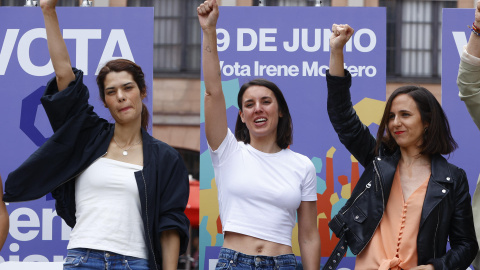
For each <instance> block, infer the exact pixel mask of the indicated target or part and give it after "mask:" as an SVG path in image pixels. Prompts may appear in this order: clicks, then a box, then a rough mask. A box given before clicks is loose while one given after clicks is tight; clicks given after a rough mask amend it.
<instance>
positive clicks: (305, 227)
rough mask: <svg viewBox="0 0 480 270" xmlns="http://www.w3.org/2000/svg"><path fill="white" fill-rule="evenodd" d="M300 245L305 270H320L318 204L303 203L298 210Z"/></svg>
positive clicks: (313, 202)
mask: <svg viewBox="0 0 480 270" xmlns="http://www.w3.org/2000/svg"><path fill="white" fill-rule="evenodd" d="M297 214H298V244H299V245H300V253H301V255H302V264H303V268H304V269H305V270H318V269H320V256H321V255H320V235H319V234H318V228H317V202H316V201H311V202H310V201H302V202H301V203H300V207H299V208H298V209H297Z"/></svg>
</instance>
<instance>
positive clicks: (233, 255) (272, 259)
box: [218, 248, 297, 267]
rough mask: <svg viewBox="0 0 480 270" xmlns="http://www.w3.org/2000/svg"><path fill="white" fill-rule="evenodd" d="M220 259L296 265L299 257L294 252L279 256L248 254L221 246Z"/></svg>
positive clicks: (232, 261)
mask: <svg viewBox="0 0 480 270" xmlns="http://www.w3.org/2000/svg"><path fill="white" fill-rule="evenodd" d="M218 258H219V259H225V260H229V261H230V263H237V262H240V263H244V264H249V265H255V267H259V266H286V265H292V266H295V265H296V264H297V258H296V257H295V255H294V254H284V255H279V256H263V255H256V256H254V255H247V254H243V253H241V252H238V251H235V250H232V249H228V248H221V249H220V254H219V255H218Z"/></svg>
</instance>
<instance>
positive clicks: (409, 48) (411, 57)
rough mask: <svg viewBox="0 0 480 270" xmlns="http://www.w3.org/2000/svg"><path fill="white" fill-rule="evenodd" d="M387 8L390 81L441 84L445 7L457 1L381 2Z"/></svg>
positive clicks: (387, 0) (414, 0)
mask: <svg viewBox="0 0 480 270" xmlns="http://www.w3.org/2000/svg"><path fill="white" fill-rule="evenodd" d="M379 5H380V6H384V7H386V8H387V79H388V80H389V81H404V80H408V81H425V82H432V83H435V82H440V76H441V69H442V66H441V57H442V54H441V50H442V8H455V7H456V6H457V1H446V0H443V1H427V0H403V1H402V0H380V2H379Z"/></svg>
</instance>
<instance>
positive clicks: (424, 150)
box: [375, 85, 458, 155]
mask: <svg viewBox="0 0 480 270" xmlns="http://www.w3.org/2000/svg"><path fill="white" fill-rule="evenodd" d="M402 94H405V95H409V96H410V97H411V98H413V100H414V101H415V104H416V105H417V108H418V111H419V112H420V116H421V119H422V121H423V122H424V123H428V128H427V129H426V131H425V133H424V135H423V142H422V144H421V145H420V146H419V148H420V154H421V155H433V154H442V155H446V154H450V153H451V152H453V151H454V150H455V149H456V148H457V147H458V145H457V143H456V142H455V140H454V139H453V137H452V133H451V132H450V124H449V123H448V119H447V116H446V115H445V112H444V111H443V109H442V106H441V105H440V103H438V101H437V99H436V98H435V97H434V96H433V94H432V93H431V92H430V91H428V90H427V89H425V88H423V87H421V86H415V85H408V86H402V87H400V88H398V89H397V90H395V91H394V92H393V93H392V95H391V96H390V98H389V99H388V101H387V104H386V105H385V111H384V113H383V117H382V122H381V123H380V126H379V128H378V132H377V145H376V147H375V153H376V154H377V155H378V152H379V149H380V145H381V144H384V145H385V146H386V147H387V149H388V150H389V151H390V152H394V151H396V150H397V149H398V144H397V142H396V141H395V139H394V138H393V137H392V136H391V134H390V132H389V130H388V122H389V115H390V110H391V108H392V102H393V100H394V99H395V98H396V97H397V96H399V95H402Z"/></svg>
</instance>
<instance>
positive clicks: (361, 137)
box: [327, 24, 376, 167]
mask: <svg viewBox="0 0 480 270" xmlns="http://www.w3.org/2000/svg"><path fill="white" fill-rule="evenodd" d="M353 32H354V31H353V29H352V28H351V27H350V26H348V25H346V24H344V25H336V24H334V25H333V26H332V36H331V37H330V69H329V70H328V71H327V87H328V99H327V110H328V116H329V118H330V122H331V123H332V126H333V128H334V129H335V132H337V135H338V138H339V139H340V142H341V143H342V144H343V145H345V147H346V148H347V149H348V151H349V152H350V153H351V154H352V155H353V156H354V157H355V158H356V159H357V160H358V161H359V162H360V164H362V166H364V167H365V166H366V165H367V164H368V163H369V162H371V161H372V159H373V156H374V149H375V143H376V141H375V138H374V137H373V136H372V134H371V133H370V131H369V130H368V128H367V127H366V126H365V125H364V124H363V123H362V122H361V121H360V119H359V118H358V116H357V114H356V112H355V110H354V109H353V105H352V102H351V96H350V86H351V76H350V73H348V72H347V71H345V70H344V68H343V62H344V60H343V48H344V47H345V44H346V43H347V41H348V40H349V39H350V38H351V37H352V35H353Z"/></svg>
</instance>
